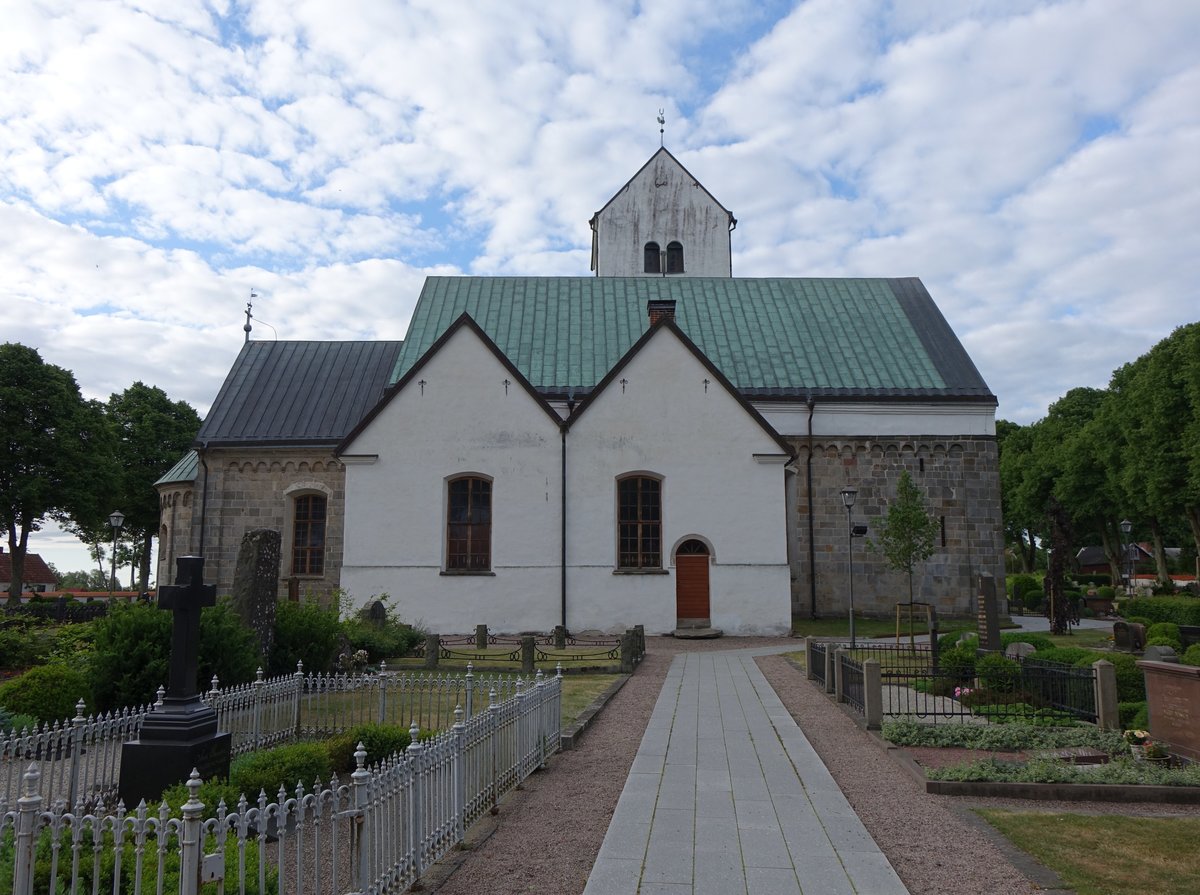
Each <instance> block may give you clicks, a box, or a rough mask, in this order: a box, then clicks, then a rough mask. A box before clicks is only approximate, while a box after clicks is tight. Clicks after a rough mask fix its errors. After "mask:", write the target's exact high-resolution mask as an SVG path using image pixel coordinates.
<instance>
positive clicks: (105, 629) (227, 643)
mask: <svg viewBox="0 0 1200 895" xmlns="http://www.w3.org/2000/svg"><path fill="white" fill-rule="evenodd" d="M171 615H172V613H170V612H165V611H163V610H161V609H159V608H158V607H156V606H154V605H152V604H149V603H139V602H134V603H129V604H126V605H117V606H113V607H112V608H111V609H110V610H109V611H108V613H107V614H106V615H105V616H104V617H103V618H101V619H98V620H97V621H95V622H93V624H94V625H95V635H96V636H95V652H94V653H93V656H92V667H91V670H92V689H93V692H94V694H95V697H96V705H97V707H98V708H100V709H102V710H107V709H114V708H122V707H124V706H136V705H143V704H145V703H148V702H153V701H154V699H155V693H156V691H157V690H158V688H159V685H166V684H167V682H168V681H167V676H168V675H167V672H168V663H169V661H170V653H171V624H172V619H171ZM257 664H258V651H257V647H256V645H255V643H254V635H253V634H251V633H250V631H249V630H248V629H247V628H246V627H244V626H243V625H242V624H241V622H240V621H238V618H237V615H236V614H235V613H234V612H233V610H232V608H231V607H230V606H229V604H228V603H227V602H222V603H219V604H217V605H216V606H209V607H208V608H206V609H204V610H203V611H202V612H201V613H200V644H199V667H198V669H197V674H196V687H197V689H198V690H199V691H201V692H203V691H205V690H207V689H208V688H209V686H210V682H211V681H212V677H213V675H214V674H215V675H217V677H218V678H219V679H220V681H221V684H222V685H224V686H229V685H232V684H240V683H244V682H246V681H249V680H253V679H254V671H255V669H256V667H257Z"/></svg>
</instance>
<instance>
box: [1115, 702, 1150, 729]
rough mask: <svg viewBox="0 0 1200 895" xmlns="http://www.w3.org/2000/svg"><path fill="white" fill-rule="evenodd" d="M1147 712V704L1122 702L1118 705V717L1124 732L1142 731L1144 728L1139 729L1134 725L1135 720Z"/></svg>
mask: <svg viewBox="0 0 1200 895" xmlns="http://www.w3.org/2000/svg"><path fill="white" fill-rule="evenodd" d="M1145 712H1146V703H1145V702H1121V703H1118V704H1117V717H1119V718H1120V719H1121V729H1122V730H1141V729H1142V728H1139V727H1138V726H1137V725H1136V724H1134V719H1136V718H1137V716H1138V714H1139V713H1145Z"/></svg>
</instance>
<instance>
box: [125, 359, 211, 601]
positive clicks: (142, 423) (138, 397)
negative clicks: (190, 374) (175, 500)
mask: <svg viewBox="0 0 1200 895" xmlns="http://www.w3.org/2000/svg"><path fill="white" fill-rule="evenodd" d="M106 413H107V416H108V419H109V422H110V423H111V424H112V427H113V431H114V432H115V434H116V438H117V456H118V460H119V465H120V472H119V478H118V488H117V496H116V504H114V505H115V506H119V508H120V509H121V511H122V512H123V513H124V514H125V526H124V528H123V530H122V535H123V538H124V540H125V541H126V542H127V543H129V544H130V545H131V547H132V549H133V550H134V551H135V552H136V555H137V566H138V589H139V590H143V591H144V590H146V589H147V587H148V583H149V579H150V556H151V546H152V540H153V538H154V537H155V536H156V535H157V533H158V523H159V514H158V493H157V492H156V491H155V490H154V482H155V480H156V479H158V477H159V476H160V475H162V474H163V472H164V471H166V470H167V469H169V468H170V467H171V464H173V463H174V462H175V461H176V460H178V459H179V456H180V455H181V454H183V453H185V452H186V451H187V450H188V448H189V447H191V444H192V441H193V440H194V439H195V437H196V433H197V432H198V431H199V430H200V416H199V415H198V414H197V413H196V411H195V409H193V408H192V407H191V405H189V404H187V403H186V402H184V401H172V400H171V399H170V398H168V397H167V394H166V392H164V391H163V390H162V389H160V388H157V387H154V386H148V385H146V384H145V383H142V382H135V383H134V384H133V385H131V386H129V388H127V389H125V391H123V392H121V393H120V394H119V395H113V396H112V397H110V398H109V399H108V405H107V407H106Z"/></svg>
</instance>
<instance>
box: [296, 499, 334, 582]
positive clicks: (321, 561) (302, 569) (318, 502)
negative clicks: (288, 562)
mask: <svg viewBox="0 0 1200 895" xmlns="http://www.w3.org/2000/svg"><path fill="white" fill-rule="evenodd" d="M326 506H327V499H326V497H325V495H324V494H301V495H300V496H299V497H297V498H295V500H294V501H293V503H292V507H293V510H292V513H293V515H292V574H293V575H324V574H325V509H326Z"/></svg>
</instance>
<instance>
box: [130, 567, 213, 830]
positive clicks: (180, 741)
mask: <svg viewBox="0 0 1200 895" xmlns="http://www.w3.org/2000/svg"><path fill="white" fill-rule="evenodd" d="M216 591H217V589H216V587H214V586H213V585H211V584H205V583H204V558H203V557H200V556H181V557H179V558H177V559H176V560H175V583H174V584H165V585H163V586H161V587H160V588H159V589H158V608H159V609H170V610H171V611H172V612H173V613H174V624H173V626H172V628H171V664H170V677H169V679H168V687H167V695H166V696H165V697H164V698H163V704H162V706H156V707H155V709H154V710H153V711H151V712H150V713H149V714H147V715H146V718H145V720H144V721H143V722H142V728H141V732H140V733H139V736H138V739H136V740H133V741H132V742H128V743H125V744H124V745H123V746H122V748H121V778H120V783H119V784H118V790H119V792H120V795H121V798H122V799H123V800H124V801H125V804H126V806H128V807H132V806H134V805H136V804H137V803H138V802H139V801H141V800H142V799H146V800H147V802H150V801H153V800H154V799H157V798H158V796H159V794H160V793H161V792H162V791H163V790H164V789H166V788H167V787H169V786H173V785H174V784H176V783H182V782H183V781H184V780H187V778H188V775H189V774H191V772H192V769H193V768H195V769H196V770H198V771H199V772H200V777H201V779H203V780H210V779H213V778H214V777H228V776H229V752H230V735H229V734H228V733H219V732H218V731H217V713H216V711H215V710H213V709H212V708H210V707H209V706H207V705H205V704H204V703H203V702H201V701H200V695H199V693H197V692H196V669H197V665H198V662H199V646H200V610H201V609H203V608H204V607H205V606H213V605H215V604H216V601H217V599H216Z"/></svg>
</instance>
